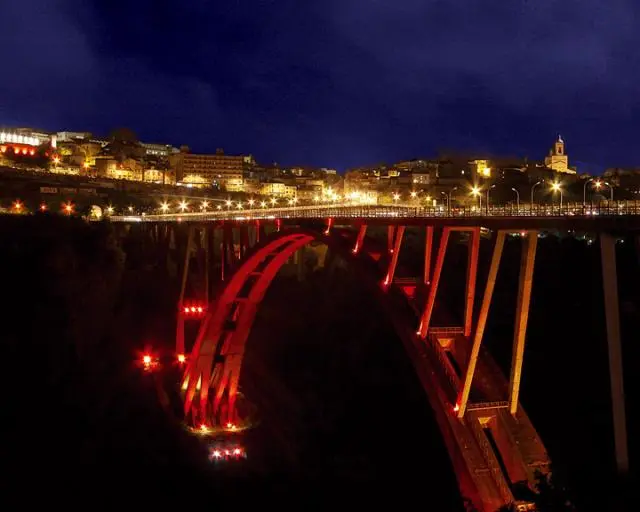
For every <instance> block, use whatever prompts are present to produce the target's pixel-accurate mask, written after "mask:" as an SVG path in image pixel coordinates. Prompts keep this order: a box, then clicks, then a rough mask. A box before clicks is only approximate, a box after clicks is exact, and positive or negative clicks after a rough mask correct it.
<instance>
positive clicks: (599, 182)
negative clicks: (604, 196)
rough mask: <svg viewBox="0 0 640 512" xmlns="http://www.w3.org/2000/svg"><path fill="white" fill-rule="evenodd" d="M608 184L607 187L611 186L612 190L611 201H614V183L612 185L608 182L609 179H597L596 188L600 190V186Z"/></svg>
mask: <svg viewBox="0 0 640 512" xmlns="http://www.w3.org/2000/svg"><path fill="white" fill-rule="evenodd" d="M603 184H604V185H606V186H607V187H609V191H610V192H611V195H610V196H609V201H610V202H613V185H611V183H609V182H607V181H604V182H602V181H596V188H597V189H598V190H600V187H602V185H603Z"/></svg>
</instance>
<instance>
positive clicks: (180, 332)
mask: <svg viewBox="0 0 640 512" xmlns="http://www.w3.org/2000/svg"><path fill="white" fill-rule="evenodd" d="M188 230H189V234H188V236H187V244H186V247H185V250H184V263H183V265H182V282H181V284H180V296H179V297H178V318H177V322H176V353H178V354H184V313H183V311H182V307H183V304H184V292H185V290H186V288H187V276H188V275H189V262H190V261H191V247H192V246H193V237H194V232H195V228H193V227H191V226H190V227H189V228H188Z"/></svg>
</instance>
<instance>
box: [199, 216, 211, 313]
mask: <svg viewBox="0 0 640 512" xmlns="http://www.w3.org/2000/svg"><path fill="white" fill-rule="evenodd" d="M202 237H203V240H202V242H203V244H204V303H205V304H206V305H207V306H208V305H209V285H210V277H209V265H210V264H211V253H210V251H211V242H212V239H213V230H209V229H208V228H207V227H204V228H202Z"/></svg>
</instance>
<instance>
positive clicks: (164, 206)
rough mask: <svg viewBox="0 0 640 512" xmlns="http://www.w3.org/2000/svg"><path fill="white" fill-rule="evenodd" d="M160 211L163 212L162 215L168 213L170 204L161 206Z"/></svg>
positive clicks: (165, 203)
mask: <svg viewBox="0 0 640 512" xmlns="http://www.w3.org/2000/svg"><path fill="white" fill-rule="evenodd" d="M160 209H161V210H162V213H167V212H168V211H169V203H167V202H164V203H162V204H161V205H160Z"/></svg>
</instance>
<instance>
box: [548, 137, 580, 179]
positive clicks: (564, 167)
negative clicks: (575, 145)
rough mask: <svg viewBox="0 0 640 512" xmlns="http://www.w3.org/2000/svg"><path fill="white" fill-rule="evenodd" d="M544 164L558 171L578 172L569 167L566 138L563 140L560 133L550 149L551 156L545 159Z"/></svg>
mask: <svg viewBox="0 0 640 512" xmlns="http://www.w3.org/2000/svg"><path fill="white" fill-rule="evenodd" d="M544 165H545V166H546V167H548V168H549V169H553V170H554V171H556V172H566V173H569V174H575V173H576V171H574V170H573V169H570V168H569V157H568V156H567V153H566V152H565V148H564V140H562V137H561V136H560V135H558V140H556V141H555V143H554V144H553V147H552V148H551V149H550V150H549V156H547V157H546V158H545V159H544Z"/></svg>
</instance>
